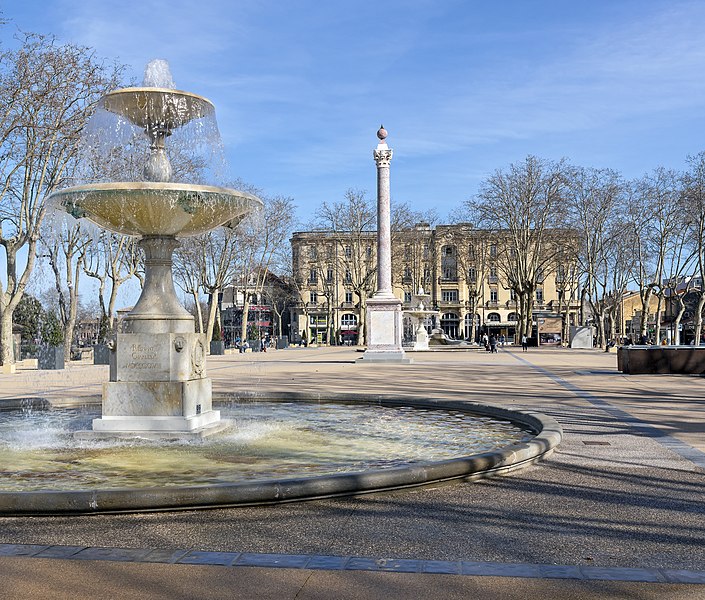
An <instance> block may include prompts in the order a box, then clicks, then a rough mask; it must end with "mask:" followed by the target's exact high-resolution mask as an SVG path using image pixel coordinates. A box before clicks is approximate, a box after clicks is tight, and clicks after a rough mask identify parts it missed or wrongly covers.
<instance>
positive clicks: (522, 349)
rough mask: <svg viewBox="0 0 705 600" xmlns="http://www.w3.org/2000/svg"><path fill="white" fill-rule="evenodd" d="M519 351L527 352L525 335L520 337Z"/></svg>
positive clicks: (527, 346)
mask: <svg viewBox="0 0 705 600" xmlns="http://www.w3.org/2000/svg"><path fill="white" fill-rule="evenodd" d="M521 351H522V352H528V351H529V340H527V339H526V335H522V336H521Z"/></svg>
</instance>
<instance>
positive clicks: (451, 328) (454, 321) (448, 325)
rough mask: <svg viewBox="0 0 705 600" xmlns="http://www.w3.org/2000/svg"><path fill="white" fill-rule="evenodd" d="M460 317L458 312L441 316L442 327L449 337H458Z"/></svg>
mask: <svg viewBox="0 0 705 600" xmlns="http://www.w3.org/2000/svg"><path fill="white" fill-rule="evenodd" d="M459 326H460V317H458V315H457V314H456V313H445V314H444V315H443V316H441V329H443V331H444V333H445V334H446V335H447V336H448V337H449V338H457V337H458V328H459Z"/></svg>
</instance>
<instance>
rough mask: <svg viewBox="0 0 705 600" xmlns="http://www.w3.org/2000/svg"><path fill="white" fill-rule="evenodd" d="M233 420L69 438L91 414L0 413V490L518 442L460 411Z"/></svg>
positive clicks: (316, 413) (364, 461)
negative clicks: (169, 432)
mask: <svg viewBox="0 0 705 600" xmlns="http://www.w3.org/2000/svg"><path fill="white" fill-rule="evenodd" d="M221 411H222V413H223V416H224V418H228V419H231V420H232V421H233V426H232V427H231V428H230V429H229V430H228V431H226V432H225V433H224V434H222V435H220V436H215V437H212V438H206V439H204V440H198V441H192V442H189V443H184V442H172V443H170V442H159V443H157V442H149V441H147V440H130V441H112V442H106V441H98V440H93V441H76V440H74V439H73V436H72V434H73V431H76V430H79V429H87V428H89V426H90V421H91V419H92V418H93V417H96V416H98V413H91V412H86V411H76V410H52V411H18V412H8V413H3V414H2V418H1V419H0V491H19V490H24V491H30V490H46V489H92V488H101V487H102V488H105V487H110V488H120V487H152V486H180V485H181V486H182V485H213V484H216V483H234V482H241V481H252V480H259V479H267V478H277V479H278V478H282V477H294V476H315V475H322V474H330V473H345V472H357V471H363V470H368V469H379V468H389V467H395V466H399V465H402V464H413V463H418V462H426V461H437V460H444V459H449V458H455V457H459V456H467V455H471V454H477V453H480V452H485V451H488V450H491V449H495V448H498V447H502V446H506V445H509V444H513V443H518V442H522V441H525V440H527V439H529V438H530V437H532V434H530V433H528V432H527V431H524V430H522V429H520V428H518V427H516V426H515V425H513V424H511V423H508V422H504V421H498V420H494V419H489V418H487V417H482V416H477V415H470V414H466V413H460V412H449V411H441V410H419V409H411V408H390V407H382V406H369V405H364V406H360V405H352V404H335V403H321V404H307V403H287V402H277V403H267V402H252V403H249V402H248V403H242V404H232V405H229V406H226V407H224V408H222V409H221Z"/></svg>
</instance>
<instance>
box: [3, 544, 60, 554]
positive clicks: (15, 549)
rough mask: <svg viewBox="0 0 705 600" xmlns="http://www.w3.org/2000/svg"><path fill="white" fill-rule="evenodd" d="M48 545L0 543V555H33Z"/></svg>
mask: <svg viewBox="0 0 705 600" xmlns="http://www.w3.org/2000/svg"><path fill="white" fill-rule="evenodd" d="M48 547H49V546H42V545H40V544H0V556H33V555H34V554H37V553H39V552H41V551H42V550H45V549H46V548H48Z"/></svg>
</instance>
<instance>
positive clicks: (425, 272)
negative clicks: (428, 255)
mask: <svg viewBox="0 0 705 600" xmlns="http://www.w3.org/2000/svg"><path fill="white" fill-rule="evenodd" d="M423 282H424V283H431V270H430V269H429V268H428V267H424V269H423Z"/></svg>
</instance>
